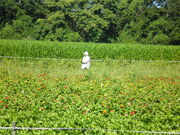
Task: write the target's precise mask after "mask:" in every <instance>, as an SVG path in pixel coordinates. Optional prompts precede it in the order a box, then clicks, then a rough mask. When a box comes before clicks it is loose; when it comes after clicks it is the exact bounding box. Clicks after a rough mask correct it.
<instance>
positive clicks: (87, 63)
mask: <svg viewBox="0 0 180 135" xmlns="http://www.w3.org/2000/svg"><path fill="white" fill-rule="evenodd" d="M89 67H90V57H89V54H88V52H87V51H85V52H84V56H83V59H82V66H81V69H89Z"/></svg>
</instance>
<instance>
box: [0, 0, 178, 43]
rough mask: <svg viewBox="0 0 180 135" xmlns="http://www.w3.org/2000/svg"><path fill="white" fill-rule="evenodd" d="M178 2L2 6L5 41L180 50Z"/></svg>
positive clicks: (18, 0)
mask: <svg viewBox="0 0 180 135" xmlns="http://www.w3.org/2000/svg"><path fill="white" fill-rule="evenodd" d="M179 6H180V1H177V0H1V1H0V14H1V16H0V38H3V39H33V40H50V41H73V42H79V41H83V42H108V43H111V42H113V43H143V44H171V45H179V44H180V33H179V30H180V19H179V17H180V11H179V10H180V9H179V8H178V7H179Z"/></svg>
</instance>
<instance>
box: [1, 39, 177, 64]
mask: <svg viewBox="0 0 180 135" xmlns="http://www.w3.org/2000/svg"><path fill="white" fill-rule="evenodd" d="M85 50H86V51H89V53H90V56H91V58H92V59H120V60H165V61H166V60H175V61H177V60H180V47H179V46H161V45H138V44H137V45H133V44H98V43H75V42H74V43H66V42H61V43H60V42H47V41H27V40H24V41H23V40H0V56H15V57H43V58H44V57H45V58H71V59H80V58H81V57H82V53H83V52H84V51H85Z"/></svg>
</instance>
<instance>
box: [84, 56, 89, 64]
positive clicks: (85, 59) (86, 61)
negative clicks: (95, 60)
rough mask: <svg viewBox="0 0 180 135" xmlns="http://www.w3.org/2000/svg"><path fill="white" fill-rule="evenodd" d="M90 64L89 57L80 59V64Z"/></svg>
mask: <svg viewBox="0 0 180 135" xmlns="http://www.w3.org/2000/svg"><path fill="white" fill-rule="evenodd" d="M87 63H90V57H89V56H84V57H83V59H82V64H87Z"/></svg>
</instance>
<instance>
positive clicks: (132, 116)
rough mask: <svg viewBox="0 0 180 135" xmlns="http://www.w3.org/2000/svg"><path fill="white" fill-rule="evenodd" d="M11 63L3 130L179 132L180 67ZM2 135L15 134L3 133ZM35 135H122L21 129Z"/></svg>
mask: <svg viewBox="0 0 180 135" xmlns="http://www.w3.org/2000/svg"><path fill="white" fill-rule="evenodd" d="M80 66H81V63H79V62H77V61H70V62H69V61H59V60H8V59H2V60H1V63H0V78H1V80H0V108H1V111H0V117H1V121H0V126H3V127H6V126H7V127H9V126H12V123H13V122H17V126H20V127H63V128H95V129H118V130H141V131H164V132H165V131H166V132H180V130H179V125H178V123H179V121H178V120H179V116H180V115H179V112H180V111H179V109H180V108H179V96H180V93H179V88H180V83H179V79H180V76H179V75H180V70H179V69H180V64H179V63H166V62H163V63H120V62H92V63H91V69H90V70H81V69H80ZM0 134H11V131H10V130H0ZM17 134H18V135H24V134H26V135H31V134H38V135H43V134H59V135H61V134H63V135H64V134H69V135H72V134H78V135H79V134H89V135H92V134H100V135H101V134H102V135H105V134H109V135H116V134H123V135H137V134H138V135H139V134H140V135H145V134H143V133H122V132H113V131H112V132H110V131H109V132H107V131H52V130H43V131H42V130H41V131H40V130H34V131H30V130H19V131H17Z"/></svg>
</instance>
